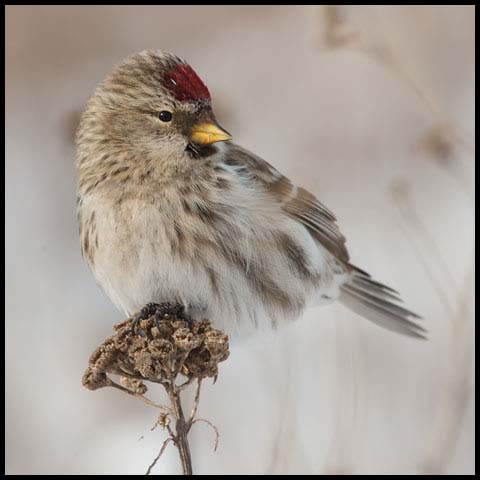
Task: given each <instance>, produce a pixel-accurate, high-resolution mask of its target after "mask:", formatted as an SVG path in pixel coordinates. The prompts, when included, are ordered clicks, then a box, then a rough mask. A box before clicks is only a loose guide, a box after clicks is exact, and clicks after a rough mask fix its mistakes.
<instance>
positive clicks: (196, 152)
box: [185, 143, 217, 159]
mask: <svg viewBox="0 0 480 480" xmlns="http://www.w3.org/2000/svg"><path fill="white" fill-rule="evenodd" d="M185 151H186V152H187V153H188V154H189V155H190V157H191V158H196V159H199V158H207V157H210V156H211V155H213V154H214V153H216V152H217V147H215V145H199V144H198V143H189V144H188V145H187V148H185Z"/></svg>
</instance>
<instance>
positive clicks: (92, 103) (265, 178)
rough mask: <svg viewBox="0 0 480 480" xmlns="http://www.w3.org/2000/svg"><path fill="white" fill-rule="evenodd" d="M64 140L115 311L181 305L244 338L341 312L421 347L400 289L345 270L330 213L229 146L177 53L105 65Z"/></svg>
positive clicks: (87, 234) (207, 97)
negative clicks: (311, 312)
mask: <svg viewBox="0 0 480 480" xmlns="http://www.w3.org/2000/svg"><path fill="white" fill-rule="evenodd" d="M75 143H76V169H77V217H78V225H79V236H80V244H81V250H82V253H83V257H84V259H85V261H86V263H87V264H88V266H89V267H90V269H91V270H92V272H93V275H94V277H95V279H96V281H97V283H98V284H99V285H100V286H101V288H102V289H103V290H104V292H105V293H106V295H107V296H108V297H109V298H110V299H111V301H112V302H113V303H114V304H115V305H116V306H117V307H118V308H119V309H120V310H121V311H122V312H124V313H125V314H126V315H129V316H132V315H134V314H135V312H139V311H140V312H141V311H144V309H147V310H148V309H149V306H151V305H157V306H158V305H164V304H165V305H180V306H181V309H182V311H185V312H187V313H188V316H189V318H208V319H209V320H210V321H211V322H212V324H213V325H214V326H215V327H216V328H219V329H222V330H223V331H225V332H227V333H228V334H230V335H235V336H242V335H249V334H252V333H254V332H256V331H261V330H272V329H277V328H278V327H279V326H280V325H284V324H288V323H289V322H291V321H293V320H295V319H296V318H298V317H299V316H301V314H302V313H303V312H304V311H305V309H307V308H310V307H314V306H317V305H323V304H329V303H332V302H339V303H341V304H342V305H344V306H345V307H347V308H349V309H350V310H353V312H355V313H356V314H358V315H360V316H362V317H364V318H366V319H368V320H370V321H372V322H373V323H375V324H377V325H380V326H382V327H385V328H387V329H389V330H392V331H395V332H399V333H401V334H404V335H407V336H410V337H415V338H426V337H425V333H426V330H425V329H424V328H423V327H422V326H421V325H420V324H419V323H418V322H417V320H418V319H420V316H419V315H417V314H415V313H413V312H411V311H409V310H407V309H406V308H404V307H403V306H401V305H400V303H401V298H400V295H399V294H398V292H397V291H395V290H394V289H392V288H390V287H388V286H386V285H384V284H383V283H381V282H378V281H376V280H374V279H373V278H372V277H371V276H370V275H369V274H368V273H367V272H366V271H364V270H362V269H360V268H358V267H356V266H355V265H353V264H352V263H351V262H350V257H349V254H348V251H347V248H346V240H345V237H344V236H343V235H342V233H341V232H340V229H339V227H338V224H337V219H336V217H335V215H334V214H333V213H332V211H331V210H329V209H328V208H327V207H325V206H324V205H323V204H322V203H321V202H320V201H319V200H318V199H317V198H316V197H315V196H314V195H313V194H312V193H310V192H309V191H307V190H306V189H304V188H302V187H301V186H298V185H295V184H294V183H293V182H292V181H291V180H290V179H289V178H287V177H286V176H284V175H282V173H280V172H279V171H278V170H277V169H276V168H275V167H274V166H272V165H271V164H270V163H268V162H267V161H265V160H263V159H262V158H260V157H258V156H257V155H255V154H254V153H251V152H250V151H248V150H247V149H245V148H243V147H241V146H240V145H238V144H236V143H234V142H233V137H232V135H231V134H230V133H229V132H228V131H227V130H225V129H224V128H223V127H221V126H220V124H219V123H218V121H217V120H216V117H215V114H214V111H213V107H212V98H211V94H210V92H209V90H208V88H207V86H206V85H205V83H204V82H203V81H202V80H201V79H200V77H199V76H198V75H197V73H196V72H195V71H194V69H193V68H192V67H191V66H190V65H189V64H188V63H187V62H186V61H185V60H183V59H181V58H180V57H178V56H176V55H174V54H172V53H169V52H165V51H162V50H145V51H142V52H140V53H135V54H133V55H131V56H129V57H128V58H127V59H125V60H124V61H123V62H122V63H120V64H118V65H117V66H115V67H114V68H113V70H112V71H111V73H109V74H108V75H107V76H106V78H105V79H104V80H103V81H102V82H101V83H100V84H99V85H98V87H97V88H96V90H95V92H94V93H93V95H92V96H91V98H90V99H89V100H88V102H87V105H86V108H85V110H84V112H83V114H82V117H81V120H80V123H79V127H78V129H77V133H76V140H75ZM167 309H168V308H167Z"/></svg>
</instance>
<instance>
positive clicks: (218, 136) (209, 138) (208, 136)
mask: <svg viewBox="0 0 480 480" xmlns="http://www.w3.org/2000/svg"><path fill="white" fill-rule="evenodd" d="M190 139H191V140H192V142H195V143H200V144H201V145H209V144H210V143H215V142H225V141H227V140H231V139H232V136H231V135H230V134H229V133H228V132H227V131H226V130H223V128H220V127H219V126H218V125H215V124H214V123H199V124H198V125H194V126H193V127H192V130H191V133H190Z"/></svg>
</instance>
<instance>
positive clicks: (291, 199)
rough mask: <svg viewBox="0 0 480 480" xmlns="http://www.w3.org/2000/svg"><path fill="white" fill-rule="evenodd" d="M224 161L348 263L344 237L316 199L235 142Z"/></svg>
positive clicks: (328, 211) (329, 213)
mask: <svg viewBox="0 0 480 480" xmlns="http://www.w3.org/2000/svg"><path fill="white" fill-rule="evenodd" d="M229 147H230V148H229V150H228V152H227V153H226V155H225V159H224V161H225V163H227V164H228V165H236V166H238V167H245V168H246V170H247V172H248V174H249V175H250V176H251V177H252V178H253V179H254V180H257V181H258V182H260V183H261V184H262V185H263V186H264V188H265V189H266V191H267V192H268V193H270V194H271V195H272V196H273V197H274V198H275V199H276V200H277V201H278V202H279V203H280V204H281V205H282V209H283V210H284V211H285V213H286V214H288V215H290V216H291V217H292V218H294V219H295V220H298V221H299V222H301V223H302V224H303V225H304V226H305V227H306V228H307V229H308V231H309V232H310V234H311V235H312V236H313V237H314V238H315V239H316V240H318V242H320V243H321V244H322V245H323V246H324V247H325V248H326V249H327V250H328V251H329V252H330V253H332V254H333V255H334V256H335V257H336V258H338V259H339V260H341V261H342V262H345V263H348V259H349V256H348V252H347V249H346V247H345V237H344V236H343V235H342V233H341V232H340V230H339V229H338V226H337V224H336V218H335V215H333V213H332V212H331V211H330V210H328V209H327V208H326V207H324V206H323V205H322V204H321V203H320V202H319V201H318V200H317V198H316V197H315V196H314V195H312V194H311V193H310V192H308V191H307V190H305V189H304V188H301V187H296V186H295V185H293V184H292V182H291V181H290V180H289V179H288V178H287V177H285V176H284V175H282V174H281V173H280V172H279V171H278V170H276V169H275V168H274V167H272V166H271V165H270V164H269V163H268V162H266V161H265V160H262V159H261V158H259V157H257V156H256V155H254V154H252V153H250V152H249V151H247V150H244V149H243V148H241V147H239V146H238V145H235V144H232V143H231V144H229Z"/></svg>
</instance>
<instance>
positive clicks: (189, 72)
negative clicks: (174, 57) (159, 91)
mask: <svg viewBox="0 0 480 480" xmlns="http://www.w3.org/2000/svg"><path fill="white" fill-rule="evenodd" d="M163 85H164V87H165V88H167V89H168V90H170V91H171V92H172V93H173V96H174V97H175V98H176V99H177V100H180V101H182V102H185V101H195V100H210V99H211V98H210V92H209V91H208V88H207V87H206V85H205V84H204V83H203V82H202V80H200V77H199V76H198V75H197V74H196V73H195V71H194V70H193V68H192V67H190V65H184V64H179V65H177V66H176V67H175V68H173V69H172V70H170V71H169V72H167V73H166V75H165V77H164V80H163Z"/></svg>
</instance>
